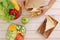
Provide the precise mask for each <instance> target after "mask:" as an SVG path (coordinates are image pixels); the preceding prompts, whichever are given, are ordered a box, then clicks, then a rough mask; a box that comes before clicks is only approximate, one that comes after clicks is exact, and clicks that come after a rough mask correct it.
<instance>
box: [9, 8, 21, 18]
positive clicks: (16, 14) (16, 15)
mask: <svg viewBox="0 0 60 40" xmlns="http://www.w3.org/2000/svg"><path fill="white" fill-rule="evenodd" d="M9 14H10V15H14V16H15V17H14V19H17V18H18V17H19V16H20V15H21V14H20V12H19V11H18V10H16V9H15V8H14V9H10V12H9Z"/></svg>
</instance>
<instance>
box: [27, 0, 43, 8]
mask: <svg viewBox="0 0 60 40" xmlns="http://www.w3.org/2000/svg"><path fill="white" fill-rule="evenodd" d="M43 5H44V0H29V3H28V4H27V6H26V8H38V7H40V6H43Z"/></svg>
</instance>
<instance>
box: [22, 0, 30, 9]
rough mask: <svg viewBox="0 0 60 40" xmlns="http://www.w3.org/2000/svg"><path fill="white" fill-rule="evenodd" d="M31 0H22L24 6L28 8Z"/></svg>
mask: <svg viewBox="0 0 60 40" xmlns="http://www.w3.org/2000/svg"><path fill="white" fill-rule="evenodd" d="M28 2H29V0H22V7H23V8H24V9H26V6H27V5H28Z"/></svg>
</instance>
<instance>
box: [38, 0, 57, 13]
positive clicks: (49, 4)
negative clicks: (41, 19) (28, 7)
mask: <svg viewBox="0 0 60 40" xmlns="http://www.w3.org/2000/svg"><path fill="white" fill-rule="evenodd" d="M55 1H56V0H50V2H49V3H48V5H46V6H41V7H39V8H38V9H40V10H42V11H43V12H42V13H43V14H45V13H46V12H47V11H48V9H49V8H51V7H52V5H53V4H54V3H55Z"/></svg>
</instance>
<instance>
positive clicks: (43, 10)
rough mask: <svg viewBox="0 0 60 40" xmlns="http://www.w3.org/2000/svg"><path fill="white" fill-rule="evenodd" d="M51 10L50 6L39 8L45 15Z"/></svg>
mask: <svg viewBox="0 0 60 40" xmlns="http://www.w3.org/2000/svg"><path fill="white" fill-rule="evenodd" d="M49 8H50V7H49V6H41V7H39V8H38V10H42V13H43V14H45V13H46V12H47V11H48V9H49Z"/></svg>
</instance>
